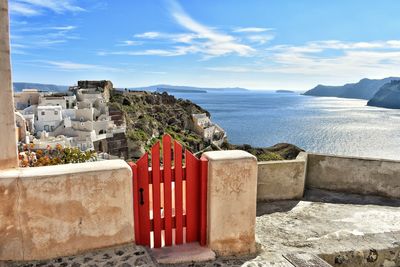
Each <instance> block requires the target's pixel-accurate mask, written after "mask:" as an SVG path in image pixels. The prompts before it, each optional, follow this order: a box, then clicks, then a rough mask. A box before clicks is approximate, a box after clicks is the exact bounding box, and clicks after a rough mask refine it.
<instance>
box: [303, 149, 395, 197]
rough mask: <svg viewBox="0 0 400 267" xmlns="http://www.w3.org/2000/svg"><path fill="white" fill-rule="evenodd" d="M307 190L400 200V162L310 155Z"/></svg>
mask: <svg viewBox="0 0 400 267" xmlns="http://www.w3.org/2000/svg"><path fill="white" fill-rule="evenodd" d="M306 187H310V188H319V189H327V190H332V191H340V192H348V193H356V194H363V195H380V196H385V197H393V198H400V161H394V160H384V159H370V158H356V157H341V156H329V155H319V154H308V164H307V178H306Z"/></svg>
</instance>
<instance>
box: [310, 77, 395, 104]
mask: <svg viewBox="0 0 400 267" xmlns="http://www.w3.org/2000/svg"><path fill="white" fill-rule="evenodd" d="M393 80H400V78H398V77H388V78H384V79H378V80H373V79H362V80H360V81H359V82H357V83H348V84H345V85H343V86H327V85H318V86H316V87H314V88H313V89H311V90H309V91H307V92H305V93H304V95H311V96H333V97H342V98H358V99H367V100H368V99H371V98H372V97H373V96H374V95H375V93H376V92H377V91H378V90H379V88H380V87H381V86H383V85H384V84H386V83H388V82H390V81H393Z"/></svg>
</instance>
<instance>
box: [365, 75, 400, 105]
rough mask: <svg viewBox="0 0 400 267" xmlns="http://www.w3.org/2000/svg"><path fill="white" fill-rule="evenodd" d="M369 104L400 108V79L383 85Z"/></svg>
mask: <svg viewBox="0 0 400 267" xmlns="http://www.w3.org/2000/svg"><path fill="white" fill-rule="evenodd" d="M367 105H368V106H375V107H383V108H396V109H400V80H397V81H391V82H390V83H387V84H385V85H383V86H382V87H381V88H380V89H379V90H378V92H376V94H375V95H374V97H372V99H371V100H369V101H368V103H367Z"/></svg>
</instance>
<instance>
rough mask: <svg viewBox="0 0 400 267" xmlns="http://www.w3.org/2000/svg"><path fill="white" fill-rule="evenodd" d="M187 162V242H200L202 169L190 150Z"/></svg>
mask: <svg viewBox="0 0 400 267" xmlns="http://www.w3.org/2000/svg"><path fill="white" fill-rule="evenodd" d="M185 161H186V242H187V243H190V242H194V241H198V240H199V238H198V237H199V212H200V175H199V174H200V168H199V160H198V159H197V158H196V157H195V156H193V154H192V153H190V152H189V151H188V150H186V151H185Z"/></svg>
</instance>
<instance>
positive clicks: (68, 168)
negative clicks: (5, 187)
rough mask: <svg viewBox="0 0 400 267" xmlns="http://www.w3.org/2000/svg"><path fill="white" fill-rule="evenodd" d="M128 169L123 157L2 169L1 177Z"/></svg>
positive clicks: (36, 176) (26, 176)
mask: <svg viewBox="0 0 400 267" xmlns="http://www.w3.org/2000/svg"><path fill="white" fill-rule="evenodd" d="M119 169H127V170H128V171H131V168H130V167H129V165H128V164H127V163H126V162H125V161H124V160H121V159H113V160H107V161H94V162H85V163H71V164H61V165H54V166H42V167H27V168H17V169H6V170H1V171H0V179H7V178H23V179H30V178H35V179H37V178H46V177H51V176H59V175H65V174H76V173H85V172H101V171H110V170H119Z"/></svg>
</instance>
